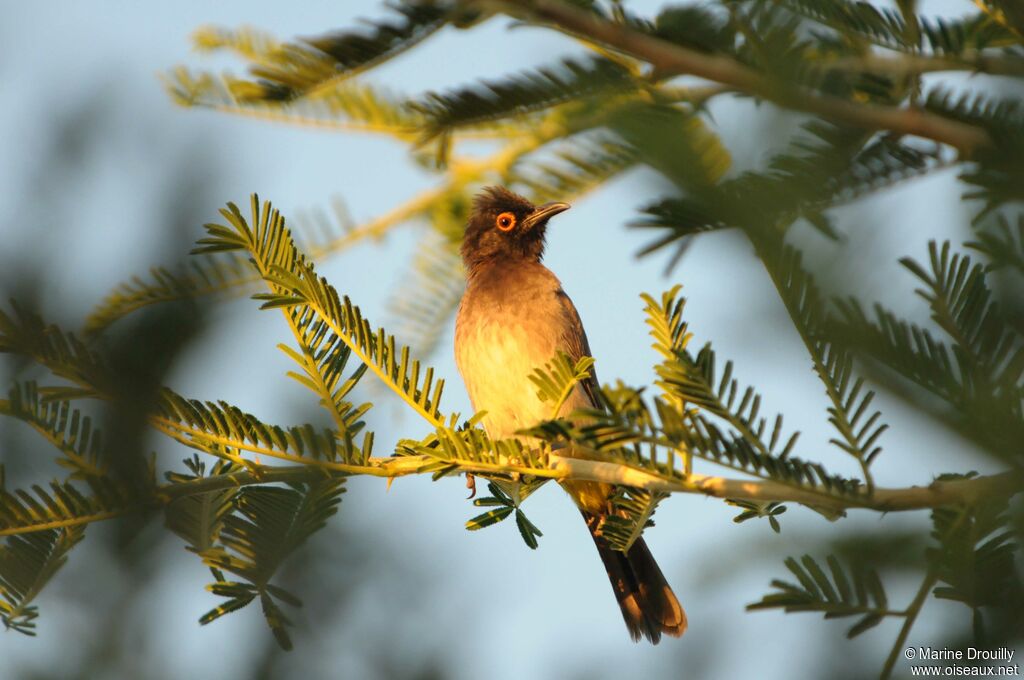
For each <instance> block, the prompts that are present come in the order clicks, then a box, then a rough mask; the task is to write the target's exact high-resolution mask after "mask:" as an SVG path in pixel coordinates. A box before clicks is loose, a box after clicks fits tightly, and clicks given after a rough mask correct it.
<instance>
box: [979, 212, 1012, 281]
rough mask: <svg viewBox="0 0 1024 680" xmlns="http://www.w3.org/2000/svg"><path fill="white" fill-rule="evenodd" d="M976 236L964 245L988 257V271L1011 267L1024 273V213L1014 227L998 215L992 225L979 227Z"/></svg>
mask: <svg viewBox="0 0 1024 680" xmlns="http://www.w3.org/2000/svg"><path fill="white" fill-rule="evenodd" d="M976 238H977V240H976V241H968V242H967V243H965V244H964V245H966V246H967V247H968V248H973V249H974V250H977V251H978V252H979V253H982V254H983V255H984V256H985V257H987V258H988V259H989V263H988V265H987V266H986V269H987V270H988V271H994V270H997V269H1006V268H1010V267H1012V268H1013V269H1016V270H1017V273H1018V274H1024V215H1021V216H1019V217H1018V218H1017V225H1016V227H1014V226H1012V225H1011V224H1010V221H1009V220H1008V219H1006V218H1005V217H1004V216H1002V215H1000V216H999V217H998V218H997V220H996V223H995V225H994V226H992V227H990V228H988V229H986V228H981V229H979V230H978V231H977V232H976Z"/></svg>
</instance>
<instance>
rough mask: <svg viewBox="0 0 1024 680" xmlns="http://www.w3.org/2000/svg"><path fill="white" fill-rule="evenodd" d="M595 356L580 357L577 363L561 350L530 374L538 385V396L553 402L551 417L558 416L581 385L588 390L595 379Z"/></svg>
mask: <svg viewBox="0 0 1024 680" xmlns="http://www.w3.org/2000/svg"><path fill="white" fill-rule="evenodd" d="M593 366H594V358H593V357H580V358H579V359H578V360H577V361H576V362H575V363H574V362H573V360H572V357H570V356H569V355H568V354H566V353H565V352H562V351H559V352H558V353H557V354H556V355H555V358H554V359H552V360H551V361H549V362H548V363H546V364H544V367H543V368H537V369H535V370H534V372H533V374H532V375H530V381H531V382H532V383H533V384H534V385H536V386H537V397H538V398H539V399H540V400H541V401H543V402H547V403H550V404H552V406H551V417H552V418H557V417H558V414H559V412H560V411H561V410H562V406H563V405H565V402H566V400H567V399H568V398H569V397H570V396H572V393H573V391H574V390H575V389H576V387H577V386H579V387H580V388H581V389H584V390H587V389H588V387H590V389H591V390H592V386H590V383H591V381H593V379H594V378H593V371H592V369H593Z"/></svg>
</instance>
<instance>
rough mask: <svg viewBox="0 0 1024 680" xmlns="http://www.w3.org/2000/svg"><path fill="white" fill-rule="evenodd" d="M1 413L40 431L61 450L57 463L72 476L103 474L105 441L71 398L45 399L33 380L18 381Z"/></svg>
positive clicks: (104, 468)
mask: <svg viewBox="0 0 1024 680" xmlns="http://www.w3.org/2000/svg"><path fill="white" fill-rule="evenodd" d="M0 413H2V414H4V415H8V416H13V417H15V418H17V419H19V420H21V421H23V422H25V423H27V424H28V425H30V426H31V427H32V428H33V429H34V430H36V431H37V432H39V433H40V434H41V435H43V437H45V438H46V440H47V441H48V442H49V443H50V444H52V445H53V446H54V447H56V449H57V450H58V451H59V452H60V454H61V456H60V457H59V458H58V459H57V463H58V464H59V465H61V466H63V467H65V468H67V469H68V470H70V471H71V478H72V479H87V478H90V477H101V476H103V475H104V474H105V473H106V468H107V464H106V461H105V460H104V459H103V444H102V440H101V437H100V432H99V430H98V429H96V428H94V427H93V424H92V419H91V418H90V417H89V416H87V415H84V414H83V413H82V412H81V411H79V410H78V409H76V408H72V407H71V403H70V401H68V400H45V399H43V397H42V396H41V395H40V390H39V388H38V386H37V385H36V384H35V383H33V382H27V383H21V384H15V385H14V386H12V387H11V391H10V393H9V395H8V398H7V400H6V401H4V400H0Z"/></svg>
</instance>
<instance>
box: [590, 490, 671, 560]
mask: <svg viewBox="0 0 1024 680" xmlns="http://www.w3.org/2000/svg"><path fill="white" fill-rule="evenodd" d="M668 497H669V494H667V493H662V492H658V491H647V490H645V489H635V488H630V487H625V486H620V487H617V488H616V489H615V493H614V494H613V495H612V497H611V500H610V501H609V503H610V507H611V512H609V513H608V514H607V515H605V516H603V517H602V518H601V523H600V524H598V527H597V533H599V534H600V535H601V537H602V538H604V540H605V541H606V542H607V543H608V545H609V546H610V547H611V548H613V549H614V550H621V551H622V552H628V551H629V549H630V548H632V547H633V544H634V543H636V541H637V540H638V539H639V538H640V536H642V535H643V532H644V529H647V528H648V527H653V526H654V519H653V518H654V512H655V510H657V508H658V504H659V503H661V501H663V500H665V499H666V498H668Z"/></svg>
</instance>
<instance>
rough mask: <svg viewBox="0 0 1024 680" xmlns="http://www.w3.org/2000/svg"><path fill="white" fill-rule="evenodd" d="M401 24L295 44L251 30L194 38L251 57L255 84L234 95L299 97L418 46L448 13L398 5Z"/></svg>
mask: <svg viewBox="0 0 1024 680" xmlns="http://www.w3.org/2000/svg"><path fill="white" fill-rule="evenodd" d="M393 8H394V10H395V11H396V12H397V13H398V14H400V15H401V20H400V21H398V22H391V21H382V22H377V23H371V24H370V25H371V26H372V30H371V31H370V32H369V34H367V33H365V32H337V33H331V34H327V35H324V36H321V37H318V38H309V39H305V40H301V41H297V42H292V43H277V42H276V41H274V40H273V39H272V38H269V37H268V36H266V35H263V34H259V33H252V32H251V31H248V30H243V31H226V30H222V29H214V28H207V29H203V30H202V31H200V32H198V33H197V34H196V36H195V43H196V46H197V47H199V48H201V49H204V50H217V49H231V50H233V51H235V52H236V53H238V54H239V55H240V56H242V57H245V58H247V59H250V60H252V61H253V62H254V63H253V66H252V68H251V69H250V70H251V72H252V75H253V77H254V78H255V79H256V82H255V83H252V82H248V81H235V82H234V83H233V84H232V85H233V87H232V88H231V90H232V94H233V95H234V96H235V97H236V98H237V99H240V100H243V101H253V100H269V101H281V100H289V99H295V98H296V97H300V96H303V95H307V94H310V93H312V92H314V91H315V90H316V89H318V88H324V87H326V86H327V85H329V84H333V83H334V82H337V81H338V80H340V79H342V78H347V77H351V76H353V75H355V74H356V73H358V72H360V71H362V70H365V69H368V68H371V67H373V66H376V65H378V64H380V63H382V62H383V61H385V60H387V59H390V58H391V57H394V56H396V55H398V54H400V53H401V52H403V51H405V50H407V49H409V48H410V47H413V46H414V45H416V44H417V43H418V42H420V41H421V40H423V39H424V38H426V37H427V36H429V35H430V34H431V33H433V32H434V31H436V30H437V29H439V28H440V27H441V26H443V25H444V23H445V20H446V17H447V12H446V11H445V10H444V9H443V8H442V7H441V6H440V5H437V4H435V3H432V2H408V3H402V4H396V5H393Z"/></svg>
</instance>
